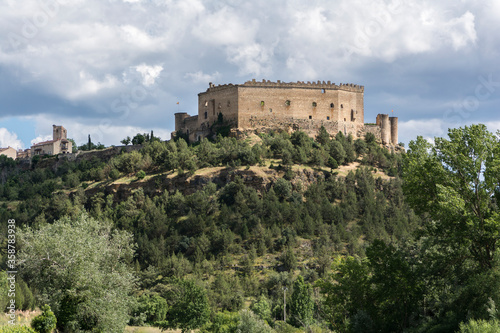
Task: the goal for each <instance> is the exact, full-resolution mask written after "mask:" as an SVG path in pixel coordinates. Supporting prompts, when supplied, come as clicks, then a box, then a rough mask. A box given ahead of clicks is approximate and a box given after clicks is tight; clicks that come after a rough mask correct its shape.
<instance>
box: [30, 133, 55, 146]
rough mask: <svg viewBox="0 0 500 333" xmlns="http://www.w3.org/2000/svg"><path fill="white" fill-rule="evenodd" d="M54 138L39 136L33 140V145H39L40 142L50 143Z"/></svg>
mask: <svg viewBox="0 0 500 333" xmlns="http://www.w3.org/2000/svg"><path fill="white" fill-rule="evenodd" d="M53 138H54V137H53V136H52V134H47V135H39V136H37V137H36V138H34V139H33V140H31V145H34V144H36V143H39V142H44V141H49V140H52V139H53Z"/></svg>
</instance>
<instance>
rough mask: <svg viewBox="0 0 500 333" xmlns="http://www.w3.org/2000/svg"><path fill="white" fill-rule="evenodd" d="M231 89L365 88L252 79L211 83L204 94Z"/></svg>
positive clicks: (357, 90)
mask: <svg viewBox="0 0 500 333" xmlns="http://www.w3.org/2000/svg"><path fill="white" fill-rule="evenodd" d="M233 87H256V88H274V89H276V88H288V89H290V88H299V89H328V90H343V91H349V92H361V93H362V92H364V90H365V87H364V86H361V85H358V84H353V83H339V84H335V83H334V82H333V83H332V82H331V81H312V82H311V81H307V82H306V81H297V82H282V81H281V80H278V81H277V82H273V81H270V80H262V81H257V80H255V79H252V80H250V81H247V82H245V83H244V84H232V83H229V84H219V85H215V84H213V83H212V82H210V83H209V87H208V89H207V91H206V92H216V91H220V90H225V89H228V88H233Z"/></svg>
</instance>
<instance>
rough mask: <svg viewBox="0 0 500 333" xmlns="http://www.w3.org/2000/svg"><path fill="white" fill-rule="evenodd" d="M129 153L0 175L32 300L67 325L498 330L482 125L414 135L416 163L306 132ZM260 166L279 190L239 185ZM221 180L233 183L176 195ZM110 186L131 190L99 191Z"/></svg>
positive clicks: (493, 197)
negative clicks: (189, 185)
mask: <svg viewBox="0 0 500 333" xmlns="http://www.w3.org/2000/svg"><path fill="white" fill-rule="evenodd" d="M141 138H142V139H143V140H142V139H141ZM139 141H140V142H139ZM129 143H133V144H141V146H140V147H141V148H140V150H133V149H132V151H131V152H128V153H126V152H123V153H121V154H119V155H115V156H112V157H107V158H106V159H103V158H97V157H94V158H82V159H77V161H67V160H66V161H57V160H56V158H53V159H54V161H53V163H52V164H51V163H48V162H45V161H43V162H44V163H45V164H42V161H40V160H39V161H34V163H32V167H31V168H32V169H31V170H25V171H22V170H21V169H20V168H18V167H16V162H12V161H9V160H5V159H4V160H0V163H2V165H5V168H4V169H2V174H1V177H2V178H1V179H0V184H1V185H0V200H2V205H1V206H0V216H1V217H2V219H4V220H7V219H15V220H16V223H17V224H18V226H19V227H21V226H23V227H24V231H22V232H20V236H22V239H23V242H22V245H23V248H22V250H23V251H24V253H25V256H24V257H22V259H23V260H25V268H23V271H22V272H23V273H22V277H23V279H24V281H26V282H27V286H26V289H27V290H28V291H29V292H31V291H33V292H34V294H35V296H36V297H37V299H38V300H39V301H44V302H46V303H48V304H51V306H52V308H53V309H54V312H55V314H56V316H57V318H58V326H60V328H62V327H63V326H64V325H66V326H64V327H69V326H68V325H73V326H71V327H73V328H75V329H76V328H78V329H81V330H90V329H91V328H92V327H90V326H88V327H87V326H85V327H84V326H82V323H83V322H90V323H92V324H90V325H91V326H92V325H94V326H93V327H97V328H98V327H104V326H99V325H111V321H113V323H114V324H113V325H115V327H116V331H120V330H121V328H123V326H124V325H125V323H126V322H127V321H128V322H129V324H133V325H153V326H158V327H162V328H180V329H182V330H184V331H188V330H192V329H196V328H201V331H202V332H265V331H269V332H301V331H304V330H307V331H308V332H327V331H328V330H334V331H336V332H403V331H405V332H429V331H432V332H453V331H458V330H462V331H463V332H469V331H471V332H473V331H474V330H475V329H476V327H483V326H484V327H487V326H488V325H490V326H491V325H493V326H494V325H495V323H497V320H498V315H497V314H496V308H495V304H497V303H498V302H499V301H500V294H499V293H498V292H497V291H498V290H500V288H499V287H500V285H499V283H500V278H499V277H500V276H499V275H500V271H499V269H498V264H497V259H496V258H497V256H496V253H497V250H496V245H497V240H498V237H499V236H498V235H499V232H498V231H499V230H498V225H499V224H500V223H499V215H498V209H499V204H498V200H497V199H498V196H499V193H500V191H499V188H500V183H499V182H498V179H500V177H499V176H498V175H499V170H500V169H499V165H500V162H499V158H498V154H499V153H500V146H499V143H498V138H497V137H496V136H494V135H492V134H491V133H488V132H487V131H486V129H485V128H484V127H481V126H472V127H470V128H469V127H466V128H464V129H457V130H451V131H450V135H449V139H440V138H437V139H436V140H435V143H434V145H430V144H429V143H427V142H426V141H424V140H423V139H421V138H419V139H417V141H415V142H412V143H411V144H410V149H409V151H408V153H395V152H391V151H390V150H388V149H385V148H382V147H380V146H379V145H378V144H377V143H376V140H375V137H374V136H373V135H371V134H367V136H366V137H365V139H364V140H363V139H357V140H353V138H352V137H351V136H345V135H344V134H342V133H341V132H339V133H337V134H336V135H335V136H334V137H331V136H330V134H329V133H327V132H326V131H325V130H324V129H322V130H321V131H320V132H319V134H318V136H317V137H316V138H315V139H314V140H313V139H311V138H309V137H308V136H307V135H306V134H305V133H303V132H294V133H292V134H287V133H270V134H267V135H261V136H260V137H253V138H251V139H248V140H241V139H240V140H237V139H235V138H227V137H222V136H219V137H218V138H217V140H215V142H210V141H208V140H206V139H203V140H201V141H200V142H197V143H194V144H191V145H190V144H188V143H187V142H186V141H185V140H184V139H182V138H178V139H177V140H171V141H168V142H161V141H159V140H156V138H155V137H154V136H153V134H152V133H151V135H148V134H141V135H139V134H138V135H137V136H135V137H134V139H133V140H132V139H130V140H124V144H129ZM127 148H130V147H127ZM89 156H91V155H89ZM48 160H50V159H48ZM353 162H358V163H359V166H356V167H353ZM41 165H44V166H41ZM47 165H49V166H50V165H52V166H53V167H47ZM348 165H349V166H351V167H350V168H347V166H348ZM339 166H342V168H341V169H339ZM250 167H252V170H254V171H255V170H258V172H263V173H266V172H267V171H269V172H270V171H272V172H273V174H278V175H279V176H280V177H278V178H276V179H274V180H273V181H272V183H271V184H270V185H269V186H268V187H267V188H266V189H265V190H263V189H262V188H261V187H258V186H255V184H252V181H251V179H249V178H248V176H246V175H245V174H244V172H245V171H246V170H248V169H249V168H250ZM215 168H217V170H220V169H224V170H226V171H227V173H228V174H229V177H228V179H227V181H224V182H220V181H215V180H214V182H212V181H210V177H206V179H208V180H207V181H205V182H204V183H203V184H204V185H203V187H202V188H201V189H199V190H196V191H193V190H192V189H189V190H188V189H186V188H183V187H182V186H179V187H177V188H176V189H174V190H172V189H170V190H168V189H166V188H165V187H164V185H165V184H166V181H165V179H168V180H169V181H171V182H178V183H179V184H184V183H185V181H186V180H187V179H188V178H189V177H190V176H192V175H194V174H207V173H210V172H212V171H211V170H215ZM306 169H307V170H311V173H310V174H311V175H312V171H314V172H316V174H315V175H316V176H315V177H314V178H313V179H311V177H305V176H304V173H303V170H306ZM375 170H378V171H379V172H380V171H383V172H385V174H386V175H388V176H390V177H387V176H383V177H380V176H378V175H380V173H377V174H375V173H374V171H375ZM301 172H302V173H301ZM400 177H401V178H400ZM115 181H116V183H115V185H117V184H120V183H126V184H130V188H132V190H130V191H128V192H119V191H118V192H117V191H103V190H100V189H102V188H104V187H105V186H106V185H109V184H112V183H113V182H115ZM146 184H149V185H147V186H151V184H153V188H154V190H153V191H152V190H151V189H146V187H145V186H146ZM143 185H144V186H143ZM413 209H414V210H415V211H414V210H413ZM415 212H416V213H415ZM54 221H55V222H54ZM2 228H5V226H3V225H2ZM3 234H5V232H3ZM49 239H50V241H49ZM3 242H5V240H3ZM132 244H135V245H132ZM2 248H5V247H2ZM96 248H98V249H99V253H97V251H95V249H96ZM93 249H94V250H93ZM52 251H55V252H52ZM63 254H64V255H63ZM2 255H5V253H2ZM49 256H50V260H49V259H48V258H49ZM82 258H92V260H83V259H82ZM91 263H93V264H91ZM59 265H62V266H63V267H64V269H62V267H61V266H59ZM134 276H135V277H136V278H137V283H136V284H134V281H136V280H135V277H134ZM48 282H50V283H48ZM28 286H29V288H28ZM117 286H120V287H119V288H118V287H117ZM285 292H286V294H285ZM101 295H106V296H105V297H106V299H110V298H113V297H115V298H119V300H117V301H116V302H112V303H109V302H108V304H104V303H105V302H104V301H103V299H102V296H101ZM285 302H286V317H287V323H284V322H282V320H283V312H284V310H285V307H284V305H285V304H284V303H285ZM111 305H112V306H111ZM101 306H102V308H103V309H102V311H101V312H100V313H95V312H91V311H90V309H94V308H96V307H99V308H100V307H101ZM100 316H106V320H104V319H101V317H100ZM469 320H470V321H469ZM106 327H111V326H106ZM488 327H489V326H488ZM105 331H110V332H112V331H113V330H111V329H105Z"/></svg>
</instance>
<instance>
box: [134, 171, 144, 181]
mask: <svg viewBox="0 0 500 333" xmlns="http://www.w3.org/2000/svg"><path fill="white" fill-rule="evenodd" d="M136 176H137V179H144V177H146V173H145V172H144V170H139V171H138V172H137V174H136Z"/></svg>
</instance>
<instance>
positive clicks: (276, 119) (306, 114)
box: [175, 80, 397, 143]
mask: <svg viewBox="0 0 500 333" xmlns="http://www.w3.org/2000/svg"><path fill="white" fill-rule="evenodd" d="M219 113H220V114H222V116H223V119H224V121H226V122H228V123H229V124H230V125H231V127H232V128H234V129H237V130H239V131H247V130H265V131H267V130H269V129H276V128H280V129H285V130H286V129H288V128H294V129H300V130H302V131H304V132H306V133H308V134H309V135H311V136H314V135H315V133H317V130H318V129H319V128H320V127H321V126H324V127H325V128H326V129H327V130H328V132H330V133H331V134H334V133H337V132H338V131H342V132H344V133H346V134H352V135H353V136H354V137H361V136H363V135H364V133H366V131H370V132H373V133H374V134H376V137H377V138H379V139H382V141H383V142H384V143H390V142H391V136H392V132H393V129H392V127H391V125H392V124H393V123H394V124H395V130H396V133H397V120H396V121H395V122H394V121H393V120H391V121H390V122H389V119H388V116H387V115H385V117H386V118H387V120H385V118H383V119H384V126H382V122H381V121H379V116H378V117H377V122H378V124H377V125H378V128H379V129H378V130H375V129H372V128H369V129H365V126H364V87H363V86H360V85H355V84H335V83H331V82H330V81H328V82H325V81H322V82H320V81H318V82H300V81H299V82H291V83H286V82H281V81H279V80H278V81H277V82H271V81H266V80H262V81H256V80H252V81H247V82H245V83H244V84H240V85H234V84H225V85H217V86H215V85H214V84H212V83H210V84H209V88H208V89H207V91H206V92H202V93H200V94H198V115H197V116H194V117H190V116H189V115H187V114H186V113H182V114H176V123H175V125H176V126H175V127H176V128H175V129H176V131H180V132H182V133H185V134H189V139H190V140H191V141H197V140H199V139H200V138H203V137H206V136H207V135H209V134H210V126H211V125H213V124H214V123H216V122H217V119H218V116H219ZM380 119H382V118H380ZM390 124H391V125H390ZM381 127H384V130H382V129H381ZM387 133H389V135H388V137H386V136H385V135H387ZM382 136H384V137H382Z"/></svg>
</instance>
